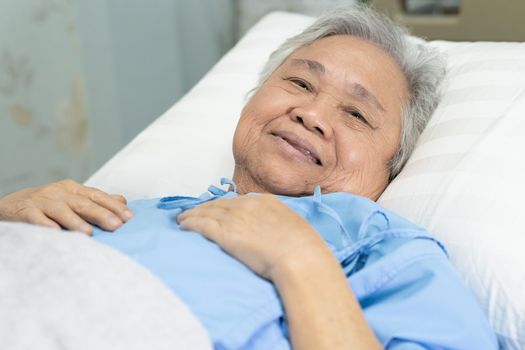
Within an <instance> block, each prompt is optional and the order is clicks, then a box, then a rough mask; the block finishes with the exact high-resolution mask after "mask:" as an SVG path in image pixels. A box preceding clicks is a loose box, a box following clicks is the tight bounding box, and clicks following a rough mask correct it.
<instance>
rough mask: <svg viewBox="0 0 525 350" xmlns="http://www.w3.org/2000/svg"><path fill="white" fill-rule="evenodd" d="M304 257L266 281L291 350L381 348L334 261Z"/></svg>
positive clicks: (325, 256)
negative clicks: (277, 298) (280, 308)
mask: <svg viewBox="0 0 525 350" xmlns="http://www.w3.org/2000/svg"><path fill="white" fill-rule="evenodd" d="M326 250H327V253H324V254H323V253H322V250H320V251H319V253H317V254H315V256H314V255H313V254H311V251H310V252H305V254H304V255H303V256H301V257H299V259H294V260H291V261H287V262H283V263H281V264H280V265H279V266H278V267H277V268H276V269H274V271H273V276H272V280H273V282H274V284H275V286H276V287H277V290H278V291H279V294H280V295H281V299H282V301H283V304H284V307H285V310H286V315H287V318H288V327H289V330H290V336H291V340H292V344H293V348H294V349H295V350H307V349H367V350H368V349H382V347H381V345H380V344H379V342H378V341H377V339H376V337H375V335H374V333H373V332H372V329H371V328H370V326H369V325H368V323H367V321H366V319H365V317H364V314H363V312H362V311H361V307H360V305H359V303H358V302H357V299H356V298H355V296H354V293H353V292H352V289H351V288H350V286H349V284H348V281H347V280H346V276H345V275H344V273H343V271H342V269H341V267H340V265H339V264H338V262H337V260H336V259H335V257H334V256H333V255H332V254H331V252H330V251H328V249H326Z"/></svg>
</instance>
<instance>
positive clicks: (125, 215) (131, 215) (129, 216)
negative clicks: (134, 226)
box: [122, 210, 133, 220]
mask: <svg viewBox="0 0 525 350" xmlns="http://www.w3.org/2000/svg"><path fill="white" fill-rule="evenodd" d="M122 215H123V216H124V218H126V220H129V219H131V218H132V217H133V213H132V212H131V210H124V213H122Z"/></svg>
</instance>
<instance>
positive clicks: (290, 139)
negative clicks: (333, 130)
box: [271, 132, 323, 166]
mask: <svg viewBox="0 0 525 350" xmlns="http://www.w3.org/2000/svg"><path fill="white" fill-rule="evenodd" d="M271 135H272V136H274V137H277V138H280V139H282V140H283V141H285V142H286V143H288V144H289V145H290V146H292V147H293V148H294V149H296V150H297V151H298V152H300V153H302V154H303V155H304V156H305V157H306V158H307V159H308V160H310V161H311V162H312V163H314V164H316V165H319V166H322V165H323V163H322V162H321V160H320V159H319V158H318V157H317V156H316V154H315V152H314V151H313V150H311V149H310V146H308V145H307V144H305V143H304V142H302V141H301V140H300V139H298V138H297V137H295V136H293V135H287V134H280V133H273V132H272V133H271Z"/></svg>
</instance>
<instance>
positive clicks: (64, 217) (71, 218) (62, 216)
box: [43, 205, 93, 235]
mask: <svg viewBox="0 0 525 350" xmlns="http://www.w3.org/2000/svg"><path fill="white" fill-rule="evenodd" d="M43 213H44V214H45V215H46V216H47V217H48V218H50V219H51V220H53V221H55V222H56V223H58V224H59V225H60V226H62V227H64V228H66V229H68V230H73V231H80V232H84V233H87V234H89V235H91V233H92V232H93V227H91V225H90V224H88V223H87V222H86V221H84V220H83V219H82V218H81V217H80V216H78V214H76V213H75V212H73V210H71V208H69V207H68V206H67V205H55V206H52V207H47V208H45V209H44V211H43Z"/></svg>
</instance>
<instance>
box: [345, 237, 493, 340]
mask: <svg viewBox="0 0 525 350" xmlns="http://www.w3.org/2000/svg"><path fill="white" fill-rule="evenodd" d="M366 270H368V271H366ZM350 284H351V286H352V289H353V290H354V293H355V294H356V296H357V298H358V299H359V301H360V303H361V306H362V308H363V311H364V312H365V315H366V318H367V320H368V322H369V323H370V325H371V326H372V328H373V329H374V332H375V333H376V336H377V337H378V338H379V340H380V341H381V343H382V344H383V346H384V348H385V349H395V350H399V349H402V350H405V349H476V350H482V349H498V342H497V338H496V336H495V333H494V331H493V330H492V329H491V327H490V325H489V323H488V321H487V317H486V315H484V313H483V311H482V310H481V308H480V306H479V305H478V303H477V301H476V299H475V297H474V295H473V294H472V293H471V292H470V291H469V290H468V289H467V288H466V286H465V285H464V284H463V282H462V280H461V278H460V276H459V273H458V272H457V271H456V270H455V269H454V268H453V266H452V264H451V263H450V261H449V260H448V258H447V257H446V255H445V254H444V253H443V252H442V251H441V250H440V249H439V248H438V247H437V245H435V243H433V242H432V241H429V240H417V239H416V240H412V241H410V242H409V243H407V244H404V245H403V246H402V247H401V248H398V249H396V251H394V252H390V253H389V254H387V255H384V257H383V258H382V259H378V260H377V261H376V262H375V263H373V264H371V266H369V267H366V268H364V269H362V270H360V271H359V272H357V273H356V274H355V275H353V276H351V277H350Z"/></svg>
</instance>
